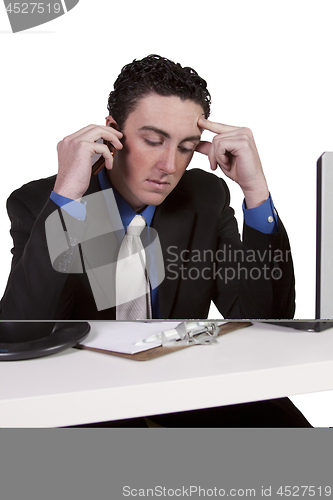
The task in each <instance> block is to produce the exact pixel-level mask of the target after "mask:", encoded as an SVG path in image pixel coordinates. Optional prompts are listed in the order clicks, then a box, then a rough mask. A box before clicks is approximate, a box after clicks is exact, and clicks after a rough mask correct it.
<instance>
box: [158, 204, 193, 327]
mask: <svg viewBox="0 0 333 500" xmlns="http://www.w3.org/2000/svg"><path fill="white" fill-rule="evenodd" d="M194 216H195V214H194V212H193V211H191V210H188V209H185V208H179V207H177V210H173V209H172V208H171V204H170V203H169V200H168V203H167V202H166V201H165V202H164V203H163V204H162V205H161V206H159V207H157V209H156V212H155V216H154V219H153V224H152V225H153V227H154V228H155V229H156V231H157V233H158V236H159V239H160V242H161V247H162V253H163V259H164V267H165V279H164V281H163V282H162V283H161V285H160V286H159V288H158V297H159V306H160V313H161V318H162V319H166V318H169V316H170V311H171V308H172V305H173V303H174V301H175V300H176V293H177V288H178V286H179V282H180V279H181V275H180V273H179V264H180V261H179V259H180V257H179V256H180V253H181V252H182V251H183V250H186V249H187V248H188V245H189V239H190V235H191V232H192V227H193V224H194ZM175 254H177V255H178V258H176V257H175ZM172 264H173V265H172ZM176 264H177V265H176ZM175 271H176V272H177V274H178V276H175Z"/></svg>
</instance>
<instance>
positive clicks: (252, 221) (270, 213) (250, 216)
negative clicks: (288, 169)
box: [243, 195, 279, 234]
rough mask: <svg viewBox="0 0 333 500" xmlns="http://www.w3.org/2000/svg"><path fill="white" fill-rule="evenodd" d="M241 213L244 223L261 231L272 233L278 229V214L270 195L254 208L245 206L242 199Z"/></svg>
mask: <svg viewBox="0 0 333 500" xmlns="http://www.w3.org/2000/svg"><path fill="white" fill-rule="evenodd" d="M243 213H244V222H245V224H246V225H247V226H249V227H252V228H253V229H256V230H257V231H260V232H261V233H265V234H272V233H276V232H277V231H278V230H279V225H278V216H277V212H276V210H275V207H274V203H273V200H272V197H271V195H269V198H268V199H267V200H266V201H264V203H262V204H261V205H259V206H258V207H255V208H246V207H245V200H244V202H243Z"/></svg>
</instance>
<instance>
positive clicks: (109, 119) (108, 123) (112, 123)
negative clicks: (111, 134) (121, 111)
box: [106, 115, 119, 130]
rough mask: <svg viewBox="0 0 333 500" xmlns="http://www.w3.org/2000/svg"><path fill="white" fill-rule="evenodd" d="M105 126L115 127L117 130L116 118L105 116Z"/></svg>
mask: <svg viewBox="0 0 333 500" xmlns="http://www.w3.org/2000/svg"><path fill="white" fill-rule="evenodd" d="M106 126H107V127H108V126H110V127H113V128H115V129H116V130H119V128H118V125H117V122H116V120H114V118H113V117H112V116H111V115H109V116H107V117H106Z"/></svg>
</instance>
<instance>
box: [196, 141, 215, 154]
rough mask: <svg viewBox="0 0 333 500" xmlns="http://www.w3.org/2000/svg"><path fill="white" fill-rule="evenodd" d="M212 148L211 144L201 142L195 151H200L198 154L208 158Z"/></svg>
mask: <svg viewBox="0 0 333 500" xmlns="http://www.w3.org/2000/svg"><path fill="white" fill-rule="evenodd" d="M211 147H212V143H211V142H209V141H200V142H199V144H198V145H197V147H196V148H195V151H198V153H201V154H203V155H206V156H208V154H209V151H210V148H211Z"/></svg>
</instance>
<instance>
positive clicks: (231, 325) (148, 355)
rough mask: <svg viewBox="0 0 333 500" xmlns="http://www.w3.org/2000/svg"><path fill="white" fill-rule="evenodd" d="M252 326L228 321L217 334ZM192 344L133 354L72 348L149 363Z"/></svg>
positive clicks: (156, 348) (158, 348) (247, 323)
mask: <svg viewBox="0 0 333 500" xmlns="http://www.w3.org/2000/svg"><path fill="white" fill-rule="evenodd" d="M249 326H252V323H251V321H228V322H227V323H224V324H223V325H221V326H220V327H219V332H218V334H217V336H218V337H220V336H221V335H225V334H226V333H230V332H232V331H235V330H239V329H240V328H247V327H249ZM193 345H194V344H189V345H180V346H172V347H167V346H166V347H164V346H159V347H154V348H152V349H148V350H146V351H142V352H137V353H135V354H125V353H121V352H116V351H109V350H106V349H98V348H96V347H89V346H85V345H81V344H77V345H75V346H74V348H75V349H81V350H87V351H95V352H100V353H103V354H111V356H118V357H120V358H126V359H132V360H134V361H149V360H150V359H155V358H158V357H160V356H164V355H165V354H170V353H172V352H176V351H180V350H182V349H187V348H188V347H193Z"/></svg>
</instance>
